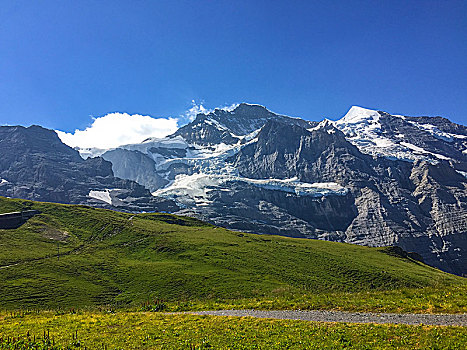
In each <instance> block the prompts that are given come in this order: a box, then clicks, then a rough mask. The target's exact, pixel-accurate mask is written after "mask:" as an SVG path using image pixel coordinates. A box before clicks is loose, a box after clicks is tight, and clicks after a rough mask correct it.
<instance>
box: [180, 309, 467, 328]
mask: <svg viewBox="0 0 467 350" xmlns="http://www.w3.org/2000/svg"><path fill="white" fill-rule="evenodd" d="M187 313H190V314H195V315H214V316H239V317H244V316H249V317H258V318H276V319H283V320H302V321H318V322H349V323H392V324H408V325H419V324H424V325H433V326H464V327H465V326H467V314H436V315H434V314H387V313H381V314H378V313H367V312H344V311H291V310H280V311H260V310H219V311H194V312H187Z"/></svg>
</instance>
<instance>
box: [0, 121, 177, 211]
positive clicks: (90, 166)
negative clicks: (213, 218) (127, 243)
mask: <svg viewBox="0 0 467 350" xmlns="http://www.w3.org/2000/svg"><path fill="white" fill-rule="evenodd" d="M0 154H2V157H1V159H0V179H1V181H0V195H3V196H9V197H19V198H24V199H37V200H44V201H52V202H59V203H74V204H89V205H94V206H100V207H107V208H111V207H113V208H120V209H124V210H130V211H131V210H148V211H154V210H174V209H175V208H177V207H176V206H175V205H174V204H172V203H170V202H169V201H167V200H163V199H156V198H154V197H153V196H151V194H150V193H149V191H148V190H147V189H145V188H144V187H143V186H141V185H139V184H138V183H136V182H133V181H128V180H123V179H119V178H116V177H114V175H113V172H112V164H111V163H110V162H107V161H105V160H104V159H102V158H89V159H86V160H83V159H82V158H81V157H80V156H79V153H78V152H77V151H76V150H74V149H72V148H70V147H68V146H66V145H65V144H63V143H62V142H61V141H60V139H59V138H58V136H57V134H56V133H55V132H54V131H52V130H48V129H44V128H42V127H40V126H31V127H28V128H25V127H21V126H14V127H9V126H2V127H0Z"/></svg>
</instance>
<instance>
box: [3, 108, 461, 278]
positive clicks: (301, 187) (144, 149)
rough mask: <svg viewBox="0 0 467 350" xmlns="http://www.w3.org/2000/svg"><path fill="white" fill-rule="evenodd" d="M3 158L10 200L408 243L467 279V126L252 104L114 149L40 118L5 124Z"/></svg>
mask: <svg viewBox="0 0 467 350" xmlns="http://www.w3.org/2000/svg"><path fill="white" fill-rule="evenodd" d="M0 152H1V154H2V157H1V158H0V195H2V196H8V197H14V198H23V199H30V200H39V201H51V202H59V203H71V204H82V205H90V206H95V207H103V208H108V209H114V210H123V211H129V212H141V211H146V212H150V211H163V212H169V213H173V214H177V215H185V216H192V217H196V218H199V219H202V220H204V221H207V222H210V223H213V224H215V225H218V226H222V227H226V228H229V229H232V230H241V231H245V232H253V233H258V234H277V235H283V236H290V237H301V238H311V239H323V240H330V241H337V242H346V243H354V244H360V245H367V246H372V247H375V246H399V247H401V248H402V249H403V250H405V251H407V252H415V253H417V255H419V256H421V258H422V259H423V261H424V262H425V263H427V264H429V265H432V266H434V267H437V268H440V269H442V270H445V271H448V272H451V273H455V274H459V275H465V274H467V239H466V234H467V127H465V126H463V125H459V124H455V123H452V122H450V121H449V120H448V119H445V118H442V117H409V116H402V115H391V114H388V113H386V112H382V111H374V110H369V109H364V108H361V107H352V108H351V109H350V110H349V111H348V113H347V114H346V115H345V116H344V117H343V118H342V119H340V120H337V121H330V120H327V119H325V120H323V121H321V122H314V121H307V120H303V119H300V118H292V117H288V116H284V115H278V114H275V113H273V112H271V111H269V110H268V109H266V108H265V107H263V106H260V105H252V104H246V103H242V104H239V105H237V106H235V107H233V108H225V109H215V110H214V111H211V112H207V113H205V114H198V115H197V116H196V118H195V119H194V120H193V121H192V122H190V123H189V124H187V125H185V126H183V127H181V128H179V129H178V130H177V131H176V132H175V133H174V134H172V135H170V136H167V137H165V138H158V139H157V138H150V139H147V140H144V141H143V142H141V143H138V144H130V145H122V146H120V147H118V148H114V149H109V150H98V149H73V148H71V147H69V146H67V145H65V144H64V143H63V142H62V141H61V140H60V138H59V137H58V135H57V134H56V132H55V131H53V130H48V129H45V128H42V127H40V126H31V127H27V128H26V127H22V126H2V127H0ZM414 256H415V255H414Z"/></svg>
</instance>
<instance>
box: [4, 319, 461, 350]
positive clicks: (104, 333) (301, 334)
mask: <svg viewBox="0 0 467 350" xmlns="http://www.w3.org/2000/svg"><path fill="white" fill-rule="evenodd" d="M0 334H2V335H1V336H0V349H13V348H14V347H13V344H17V347H16V348H15V349H33V348H34V347H32V346H31V347H28V346H27V345H26V344H27V343H28V342H29V343H35V344H36V345H38V347H37V348H38V349H77V348H80V349H84V348H87V349H227V348H228V349H387V348H391V349H463V348H464V346H465V344H466V342H467V329H466V328H465V327H426V326H404V325H374V324H353V325H352V324H335V323H334V324H333V323H318V322H306V321H290V320H271V319H254V318H236V317H229V318H228V319H226V318H224V317H215V316H193V315H165V314H159V313H126V312H117V313H110V314H109V313H96V312H94V313H89V312H78V313H77V314H69V313H67V314H56V313H51V312H39V313H33V314H29V315H8V314H5V313H4V314H3V315H0ZM28 334H29V337H28ZM2 337H3V340H2ZM13 337H15V339H14V340H13V339H12V338H13ZM34 337H36V338H35V339H34ZM18 338H19V339H18ZM28 339H29V340H28ZM43 344H50V345H52V344H55V345H54V347H52V346H50V345H46V347H42V348H41V347H40V346H41V345H42V346H43ZM47 346H48V347H47Z"/></svg>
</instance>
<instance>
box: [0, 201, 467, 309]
mask: <svg viewBox="0 0 467 350" xmlns="http://www.w3.org/2000/svg"><path fill="white" fill-rule="evenodd" d="M25 207H28V208H29V207H30V208H32V209H37V210H40V211H41V212H42V214H41V215H38V216H35V217H33V218H32V219H30V220H29V221H28V222H27V223H26V224H25V225H23V226H21V227H20V228H18V229H15V230H0V267H1V266H7V265H14V266H11V267H8V268H0V308H1V309H19V308H29V309H57V308H62V309H70V308H89V307H91V308H92V307H97V306H99V305H112V307H113V308H130V309H133V310H136V309H139V308H140V307H141V305H142V304H143V303H144V302H146V301H151V302H152V300H154V299H157V300H163V303H164V305H165V306H166V309H167V310H183V309H187V310H188V309H206V308H224V307H254V308H264V309H270V308H283V309H284V308H301V309H339V310H361V311H364V310H365V311H397V312H465V311H466V299H467V298H466V294H467V293H466V292H467V283H466V280H465V279H464V278H461V277H457V276H454V275H450V274H447V273H444V272H441V271H439V270H437V269H434V268H431V267H429V266H426V265H424V264H422V263H419V262H417V261H414V260H411V259H408V258H403V257H397V256H392V255H391V252H390V251H389V250H388V249H387V248H379V249H376V248H368V247H361V246H357V245H350V244H342V243H332V242H325V241H316V240H306V239H293V238H285V237H278V236H265V235H253V234H245V233H240V232H232V231H229V230H226V229H222V228H217V227H214V226H212V225H208V224H206V223H203V222H201V221H198V220H195V219H190V218H182V217H176V216H173V215H168V214H139V215H132V214H126V213H119V212H114V211H110V210H102V209H94V208H90V207H85V206H72V205H59V204H51V203H38V202H28V201H23V200H13V199H6V198H2V197H0V213H1V212H9V211H15V210H20V209H22V208H25ZM58 250H59V251H60V257H58V256H57V255H58ZM15 264H17V265H15Z"/></svg>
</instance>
